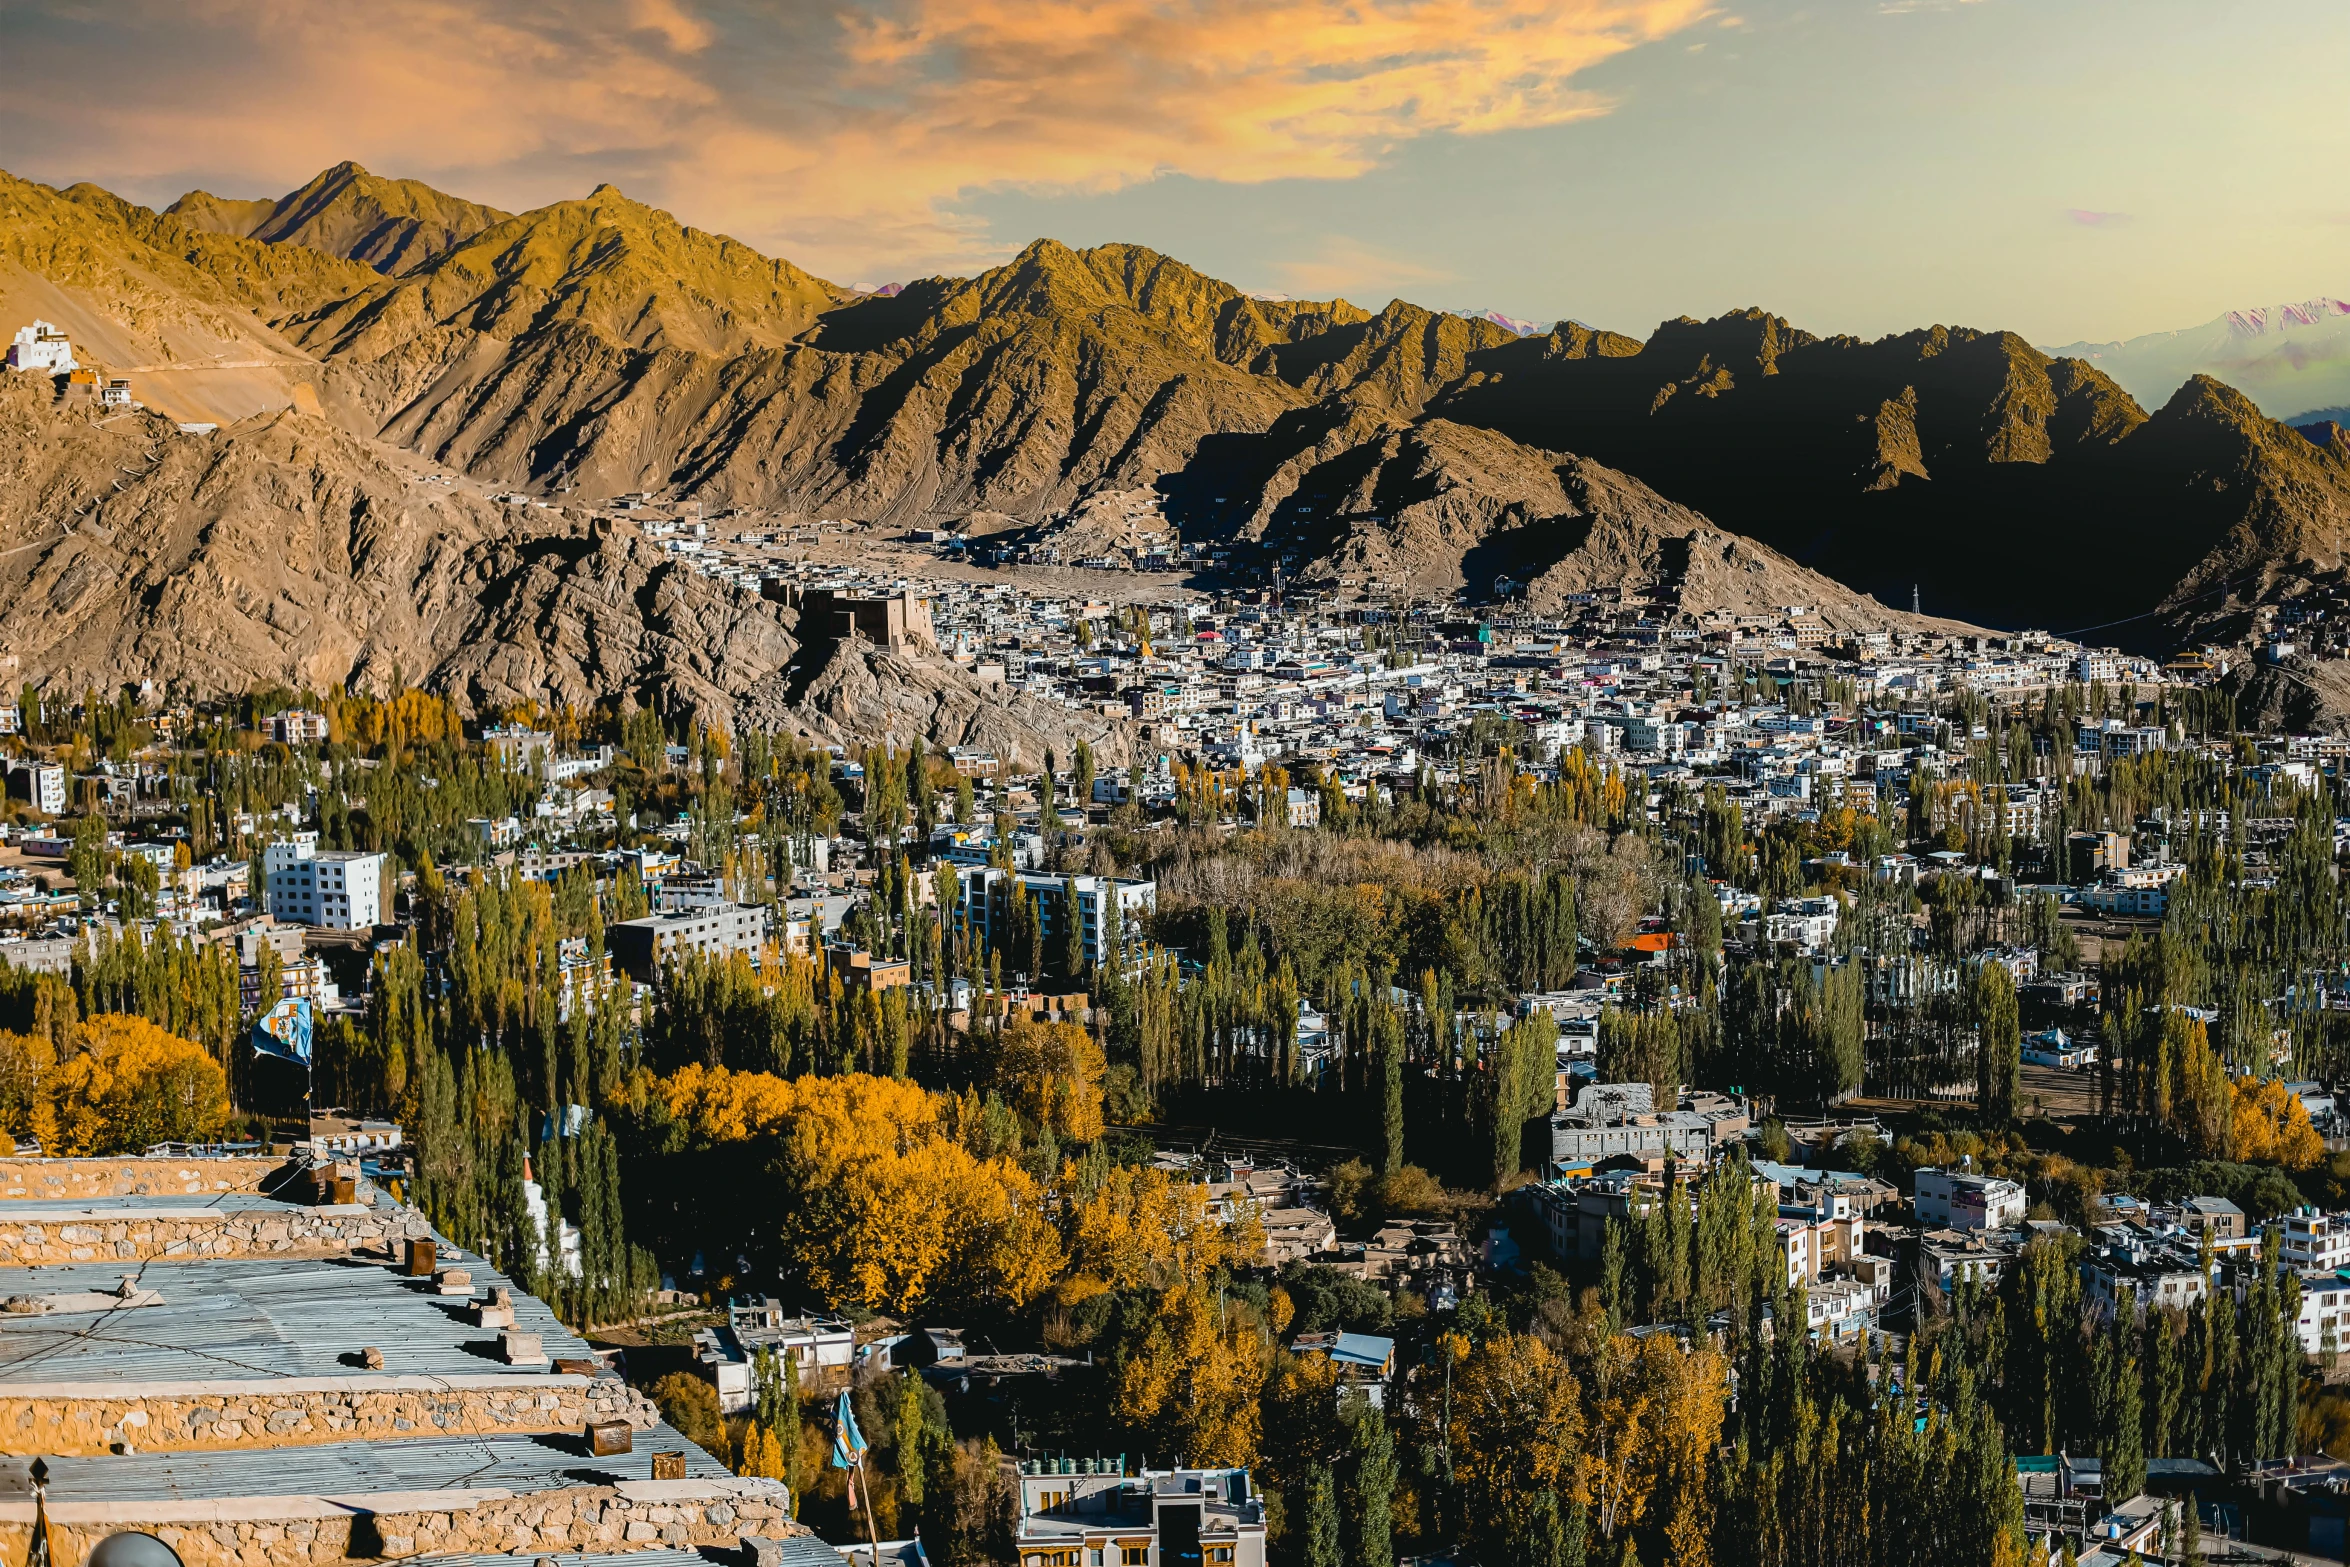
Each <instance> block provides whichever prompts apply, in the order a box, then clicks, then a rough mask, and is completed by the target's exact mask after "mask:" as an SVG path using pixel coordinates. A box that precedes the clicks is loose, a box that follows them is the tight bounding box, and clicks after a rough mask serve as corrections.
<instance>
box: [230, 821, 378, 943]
mask: <svg viewBox="0 0 2350 1567" xmlns="http://www.w3.org/2000/svg"><path fill="white" fill-rule="evenodd" d="M315 840H316V834H305V835H304V836H303V837H302V838H298V839H295V840H292V841H290V842H288V841H281V842H277V843H273V844H270V845H269V846H267V847H266V848H264V849H263V850H262V851H261V869H262V873H263V875H264V876H266V877H267V878H268V888H267V892H266V896H267V900H268V902H267V907H268V910H269V913H270V914H271V915H272V916H274V917H275V918H278V919H281V920H292V921H294V922H296V923H298V924H303V925H318V926H322V927H324V928H325V929H327V930H371V929H373V928H374V927H376V926H378V925H381V924H383V923H384V885H383V881H384V877H383V871H384V857H383V856H382V855H380V854H363V853H358V852H355V851H352V850H346V849H321V848H319V847H318V846H317V843H316V841H315Z"/></svg>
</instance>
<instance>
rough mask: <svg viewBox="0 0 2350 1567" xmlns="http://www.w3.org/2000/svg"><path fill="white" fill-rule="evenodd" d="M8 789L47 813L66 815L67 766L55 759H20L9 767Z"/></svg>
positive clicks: (10, 792) (37, 809)
mask: <svg viewBox="0 0 2350 1567" xmlns="http://www.w3.org/2000/svg"><path fill="white" fill-rule="evenodd" d="M8 793H9V795H10V796H11V797H12V798H14V799H18V800H22V801H24V802H25V803H26V804H28V805H30V806H31V807H32V808H33V809H34V810H36V811H39V812H40V813H41V814H42V815H43V816H62V815H64V814H65V769H64V768H62V767H59V766H57V765H56V764H54V763H51V762H19V763H17V764H16V765H15V766H14V767H11V768H10V769H9V770H8Z"/></svg>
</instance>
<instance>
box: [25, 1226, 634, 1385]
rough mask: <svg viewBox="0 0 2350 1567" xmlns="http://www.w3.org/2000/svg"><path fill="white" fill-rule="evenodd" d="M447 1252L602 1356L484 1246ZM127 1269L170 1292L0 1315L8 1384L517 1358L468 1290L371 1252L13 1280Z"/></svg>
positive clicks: (60, 1289) (475, 1366) (435, 1370)
mask: <svg viewBox="0 0 2350 1567" xmlns="http://www.w3.org/2000/svg"><path fill="white" fill-rule="evenodd" d="M443 1255H444V1257H446V1258H448V1260H449V1263H450V1265H452V1266H458V1267H463V1268H466V1269H467V1270H468V1271H470V1272H471V1273H472V1275H473V1286H474V1288H475V1290H476V1291H486V1290H488V1289H490V1288H491V1287H493V1286H500V1285H502V1286H504V1287H505V1288H506V1289H507V1290H508V1291H509V1292H510V1293H511V1294H512V1295H513V1298H514V1326H515V1327H516V1329H517V1330H519V1331H521V1332H525V1333H533V1332H535V1333H537V1334H539V1335H540V1336H541V1339H542V1341H543V1343H544V1347H545V1349H546V1352H547V1354H548V1355H549V1356H551V1357H562V1358H574V1357H576V1358H580V1359H586V1358H589V1357H590V1356H592V1354H593V1351H591V1350H590V1349H589V1348H588V1346H587V1343H586V1341H585V1340H583V1339H581V1338H580V1337H579V1336H578V1335H577V1334H575V1333H573V1332H571V1331H570V1330H569V1329H567V1328H565V1327H564V1326H563V1325H562V1324H561V1323H560V1322H558V1321H557V1320H556V1319H555V1314H554V1313H553V1312H552V1311H550V1310H548V1309H547V1307H546V1305H545V1304H544V1303H543V1302H541V1301H540V1300H538V1299H537V1298H536V1297H535V1296H530V1295H526V1294H524V1293H523V1292H522V1290H521V1288H520V1287H519V1286H518V1285H516V1284H515V1283H514V1282H513V1281H512V1280H511V1279H508V1278H507V1277H506V1276H505V1275H503V1274H501V1273H498V1272H496V1271H494V1270H493V1269H491V1268H490V1266H489V1265H488V1264H487V1263H484V1262H482V1261H480V1260H478V1259H474V1258H465V1257H463V1256H462V1255H461V1254H459V1255H452V1254H450V1253H448V1252H444V1254H443ZM126 1273H136V1274H137V1276H138V1279H139V1285H140V1287H141V1288H142V1289H149V1290H154V1291H156V1292H158V1293H159V1294H161V1295H162V1297H163V1304H162V1305H160V1306H142V1307H136V1308H132V1309H127V1310H118V1311H110V1312H104V1313H94V1312H77V1313H70V1314H67V1313H52V1314H44V1315H40V1316H13V1315H0V1393H4V1392H5V1391H6V1390H7V1388H8V1386H9V1384H11V1383H17V1384H23V1383H49V1382H60V1381H75V1382H79V1381H91V1382H177V1381H203V1380H222V1379H228V1380H236V1379H248V1378H250V1379H267V1378H273V1377H331V1376H338V1375H351V1376H356V1375H366V1374H368V1373H366V1372H364V1371H363V1370H362V1368H361V1367H360V1366H359V1365H358V1364H356V1360H357V1356H358V1353H359V1351H361V1350H363V1349H368V1348H375V1349H380V1350H382V1351H383V1356H384V1371H385V1373H387V1374H393V1375H402V1374H405V1375H428V1376H457V1375H466V1374H479V1373H484V1372H504V1371H507V1370H508V1369H509V1368H508V1367H507V1366H506V1365H505V1364H504V1362H502V1361H500V1360H499V1359H498V1358H497V1340H498V1333H497V1330H496V1329H494V1328H477V1327H474V1326H473V1325H472V1324H471V1323H468V1322H466V1321H464V1320H463V1319H462V1318H461V1317H460V1316H459V1314H458V1312H459V1307H460V1306H461V1304H462V1302H460V1301H459V1300H456V1299H454V1298H447V1297H443V1296H440V1295H436V1294H434V1293H432V1291H431V1290H430V1288H429V1281H426V1280H412V1279H409V1278H407V1277H405V1276H403V1275H401V1274H397V1273H395V1272H393V1271H392V1270H391V1269H390V1268H387V1267H385V1266H384V1265H382V1264H381V1263H373V1262H365V1261H360V1260H357V1259H346V1258H321V1259H310V1260H301V1259H295V1260H287V1261H267V1260H260V1259H253V1260H246V1259H238V1260H234V1261H218V1262H207V1261H188V1262H176V1261H175V1262H152V1263H148V1264H145V1265H144V1266H138V1265H132V1264H121V1265H110V1264H104V1263H76V1264H73V1265H70V1266H65V1267H40V1268H5V1269H0V1293H4V1294H27V1295H49V1294H59V1293H70V1292H74V1291H83V1290H112V1289H114V1288H115V1287H116V1285H117V1284H118V1283H119V1282H120V1280H121V1278H122V1276H123V1275H124V1274H126ZM346 1355H348V1356H351V1357H352V1360H350V1361H346V1360H345V1359H344V1358H343V1357H344V1356H346ZM512 1369H515V1370H521V1369H526V1368H519V1367H517V1368H512Z"/></svg>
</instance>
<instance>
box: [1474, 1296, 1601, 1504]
mask: <svg viewBox="0 0 2350 1567" xmlns="http://www.w3.org/2000/svg"><path fill="white" fill-rule="evenodd" d="M1447 1336H1448V1337H1454V1336H1452V1335H1447ZM1440 1348H1445V1349H1447V1350H1449V1352H1450V1353H1452V1354H1454V1355H1455V1356H1456V1357H1457V1356H1458V1355H1459V1354H1460V1352H1461V1351H1462V1350H1464V1349H1465V1348H1466V1344H1465V1343H1464V1342H1459V1341H1457V1340H1456V1342H1455V1343H1453V1344H1451V1345H1449V1346H1441V1345H1440ZM1582 1440H1583V1404H1582V1389H1581V1388H1580V1387H1579V1386H1578V1385H1577V1383H1576V1380H1575V1373H1574V1371H1573V1370H1572V1368H1570V1367H1569V1366H1568V1364H1567V1362H1566V1361H1565V1359H1564V1358H1562V1357H1561V1356H1560V1355H1559V1354H1558V1353H1557V1352H1556V1351H1555V1350H1553V1349H1552V1348H1551V1347H1550V1346H1549V1345H1548V1344H1546V1343H1544V1342H1543V1341H1542V1340H1541V1339H1538V1338H1533V1337H1521V1336H1518V1335H1515V1334H1500V1335H1497V1336H1495V1337H1493V1338H1490V1339H1487V1340H1486V1341H1485V1343H1484V1344H1482V1345H1481V1346H1479V1347H1478V1348H1477V1349H1476V1350H1475V1351H1474V1352H1472V1353H1470V1354H1469V1355H1468V1357H1467V1360H1466V1362H1465V1364H1464V1365H1463V1366H1462V1369H1461V1372H1460V1377H1459V1381H1458V1383H1457V1385H1456V1387H1455V1390H1454V1394H1453V1448H1454V1462H1455V1464H1456V1466H1457V1468H1458V1472H1459V1474H1460V1477H1461V1480H1462V1483H1463V1484H1464V1485H1465V1486H1466V1487H1468V1490H1469V1494H1470V1495H1471V1496H1473V1497H1475V1498H1477V1503H1478V1505H1479V1506H1480V1507H1481V1508H1492V1509H1504V1510H1510V1511H1515V1510H1516V1509H1518V1508H1521V1507H1522V1506H1524V1505H1525V1504H1526V1503H1527V1502H1528V1501H1529V1500H1530V1499H1531V1498H1532V1497H1533V1496H1534V1495H1535V1494H1536V1493H1537V1492H1540V1491H1556V1492H1558V1493H1559V1495H1560V1497H1561V1498H1562V1499H1565V1498H1568V1497H1580V1496H1582V1495H1583V1489H1582V1488H1583V1485H1584V1481H1585V1476H1584V1474H1583V1472H1582V1471H1581V1470H1580V1469H1578V1467H1577V1463H1576V1458H1577V1455H1578V1454H1579V1452H1580V1451H1581V1448H1582Z"/></svg>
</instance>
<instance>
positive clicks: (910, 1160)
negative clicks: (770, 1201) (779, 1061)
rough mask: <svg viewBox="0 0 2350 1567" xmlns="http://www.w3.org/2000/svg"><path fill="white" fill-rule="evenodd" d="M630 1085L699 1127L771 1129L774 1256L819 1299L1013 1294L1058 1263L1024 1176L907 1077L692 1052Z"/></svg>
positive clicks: (719, 1134)
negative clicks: (954, 1135)
mask: <svg viewBox="0 0 2350 1567" xmlns="http://www.w3.org/2000/svg"><path fill="white" fill-rule="evenodd" d="M644 1091H646V1092H647V1094H648V1096H649V1097H653V1098H657V1100H658V1101H659V1103H660V1105H661V1107H662V1108H663V1109H664V1110H666V1111H667V1113H668V1115H669V1116H670V1117H671V1118H672V1119H673V1120H674V1121H676V1122H677V1123H679V1124H680V1125H681V1126H683V1127H685V1128H687V1129H689V1130H690V1132H691V1133H692V1134H693V1135H694V1136H695V1137H696V1138H697V1139H699V1140H701V1141H704V1142H707V1143H728V1142H742V1141H748V1140H752V1139H766V1138H772V1139H774V1140H775V1141H776V1143H777V1144H778V1145H779V1153H780V1158H779V1160H778V1165H777V1168H778V1173H779V1174H781V1175H782V1176H783V1178H784V1181H785V1186H786V1190H785V1191H784V1192H783V1193H782V1194H780V1195H779V1201H778V1202H777V1205H776V1206H777V1208H778V1210H779V1212H780V1213H781V1214H782V1231H783V1238H784V1244H785V1250H786V1252H787V1261H788V1262H789V1263H790V1264H792V1265H793V1266H794V1267H795V1268H796V1269H797V1271H798V1272H799V1273H800V1274H801V1275H802V1276H803V1277H804V1278H805V1280H806V1282H807V1284H808V1286H809V1287H810V1288H811V1289H813V1290H814V1291H815V1292H816V1293H818V1294H820V1295H822V1296H824V1297H825V1298H826V1299H829V1300H835V1301H843V1302H845V1301H855V1302H857V1303H858V1304H860V1305H863V1306H866V1307H868V1308H871V1309H874V1310H885V1309H886V1310H893V1311H903V1310H911V1309H914V1308H916V1307H919V1306H922V1305H924V1304H927V1303H931V1302H935V1301H941V1300H947V1301H979V1300H990V1301H1000V1302H1004V1303H1006V1304H1009V1305H1011V1306H1014V1307H1018V1306H1024V1305H1026V1304H1027V1303H1028V1302H1029V1301H1031V1300H1033V1299H1035V1298H1036V1296H1037V1295H1039V1294H1040V1293H1042V1292H1043V1290H1044V1289H1045V1288H1046V1287H1047V1286H1048V1285H1050V1284H1051V1283H1052V1281H1053V1279H1054V1278H1055V1277H1056V1276H1057V1275H1058V1274H1059V1273H1060V1271H1061V1261H1062V1258H1061V1243H1060V1236H1059V1234H1058V1232H1057V1231H1056V1230H1055V1229H1054V1227H1053V1225H1052V1223H1051V1222H1050V1220H1049V1218H1048V1217H1047V1215H1046V1213H1045V1203H1044V1199H1043V1194H1042V1193H1041V1192H1040V1190H1039V1189H1038V1187H1037V1184H1036V1182H1035V1180H1034V1178H1032V1177H1031V1176H1030V1175H1029V1174H1028V1173H1027V1172H1026V1171H1024V1170H1022V1169H1021V1168H1020V1167H1019V1166H1017V1165H1015V1164H1013V1163H1012V1162H1011V1161H1009V1160H1007V1159H987V1160H982V1159H979V1158H977V1157H976V1156H974V1155H973V1154H972V1153H971V1152H970V1150H968V1149H966V1148H965V1147H963V1145H962V1144H960V1143H958V1142H955V1141H953V1140H952V1139H951V1138H949V1137H948V1136H947V1135H946V1132H945V1128H944V1127H943V1126H942V1124H941V1122H940V1116H939V1111H940V1106H941V1100H940V1098H939V1097H938V1096H936V1095H933V1094H930V1093H928V1092H925V1091H924V1090H923V1089H921V1088H919V1087H917V1086H915V1085H914V1084H912V1083H909V1082H904V1081H902V1080H899V1079H896V1078H889V1077H873V1076H868V1075H866V1074H863V1073H852V1074H849V1075H846V1076H840V1077H800V1078H788V1079H787V1078H780V1077H775V1076H772V1075H770V1074H768V1073H764V1072H730V1071H728V1070H727V1069H726V1068H724V1067H703V1066H699V1065H695V1066H688V1067H684V1068H681V1069H680V1070H679V1071H677V1072H675V1073H672V1074H671V1075H670V1076H668V1077H667V1078H658V1079H653V1080H652V1081H651V1083H650V1084H649V1085H644Z"/></svg>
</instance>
